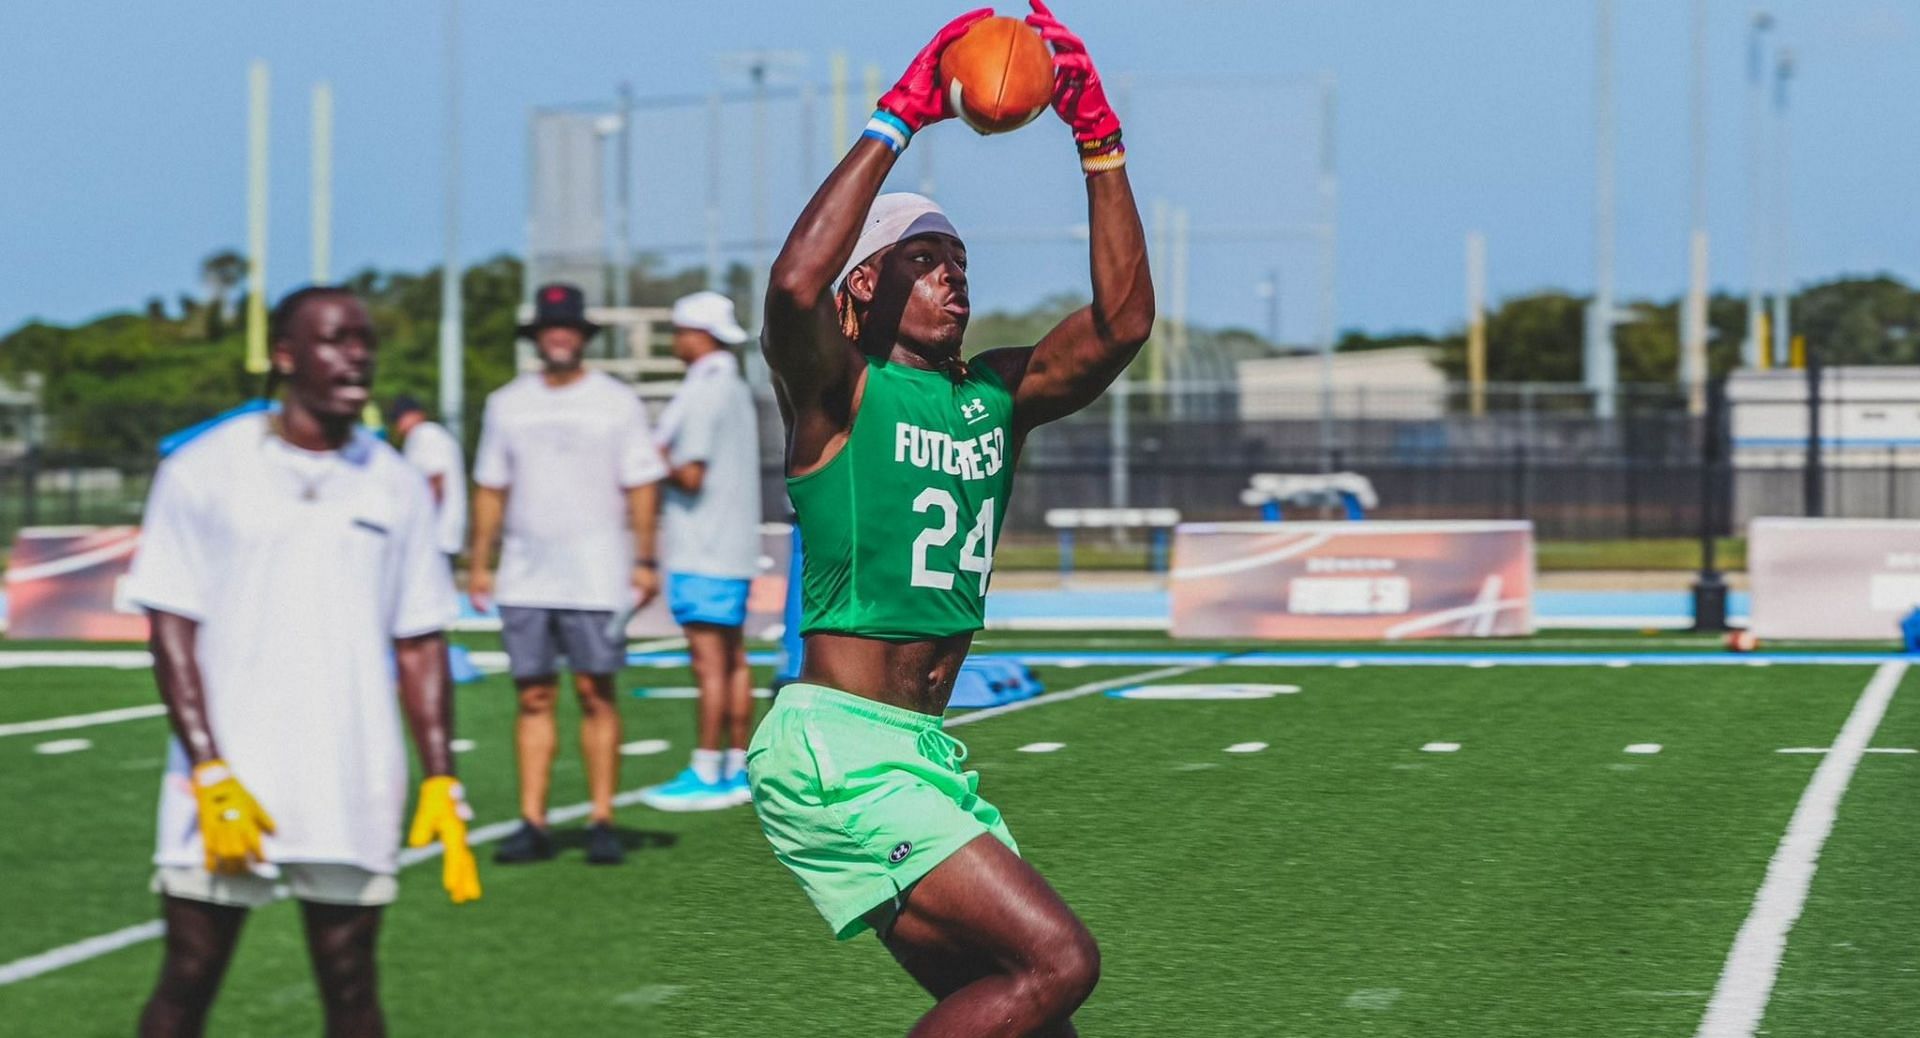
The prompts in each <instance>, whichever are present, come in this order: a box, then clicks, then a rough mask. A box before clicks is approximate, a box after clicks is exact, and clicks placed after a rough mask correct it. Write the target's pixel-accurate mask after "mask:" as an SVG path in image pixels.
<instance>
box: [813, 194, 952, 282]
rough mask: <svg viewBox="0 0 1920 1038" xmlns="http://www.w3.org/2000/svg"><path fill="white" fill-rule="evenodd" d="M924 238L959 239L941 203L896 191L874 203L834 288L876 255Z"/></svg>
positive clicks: (882, 196)
mask: <svg viewBox="0 0 1920 1038" xmlns="http://www.w3.org/2000/svg"><path fill="white" fill-rule="evenodd" d="M922 234H945V235H949V236H951V237H952V238H954V239H956V240H958V239H959V238H960V232H959V231H957V230H954V228H953V221H951V220H948V219H947V214H946V213H945V212H943V211H942V210H941V208H940V206H939V204H938V203H936V202H935V201H934V200H933V199H931V198H928V197H927V196H925V195H916V194H914V193H913V192H911V191H896V192H894V193H892V194H886V195H881V196H880V197H879V198H876V199H874V200H873V208H871V209H868V210H867V219H866V222H864V223H862V224H861V225H860V240H859V241H857V242H855V243H854V245H853V256H852V258H851V259H849V260H847V265H846V266H844V267H842V268H840V276H839V277H838V278H835V279H834V285H835V287H838V286H840V285H843V284H845V283H846V280H847V275H848V274H849V273H851V272H852V270H853V268H855V267H857V266H859V265H860V264H862V263H865V262H866V261H867V260H869V259H872V258H873V255H874V253H876V252H879V251H880V250H881V249H884V248H886V247H887V246H889V245H894V244H898V243H899V242H903V241H906V240H907V239H908V238H917V237H919V236H920V235H922Z"/></svg>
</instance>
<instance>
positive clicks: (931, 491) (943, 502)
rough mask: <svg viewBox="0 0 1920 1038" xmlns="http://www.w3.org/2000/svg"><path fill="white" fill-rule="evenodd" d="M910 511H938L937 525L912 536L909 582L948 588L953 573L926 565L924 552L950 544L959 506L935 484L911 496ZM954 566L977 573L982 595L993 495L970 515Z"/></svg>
mask: <svg viewBox="0 0 1920 1038" xmlns="http://www.w3.org/2000/svg"><path fill="white" fill-rule="evenodd" d="M913 510H914V511H916V512H920V513H922V514H925V513H927V512H938V513H940V525H938V526H933V527H929V528H927V529H925V530H922V531H920V536H918V537H915V538H914V539H913V579H912V581H911V583H912V584H913V586H914V587H927V588H934V589H936V590H940V591H951V590H953V574H952V573H948V572H946V571H944V570H938V569H934V568H933V567H931V566H929V565H927V551H928V549H931V548H944V547H946V546H947V545H949V544H952V543H953V538H954V535H955V534H957V533H959V532H960V527H959V520H960V505H959V504H958V503H957V502H955V501H954V499H953V495H952V494H949V493H947V492H946V491H944V490H942V489H940V488H939V487H928V488H927V489H925V490H922V491H920V496H919V497H916V498H914V499H913ZM958 565H959V567H960V568H961V569H963V570H966V571H967V572H969V573H978V574H980V593H981V594H982V595H984V594H986V593H987V577H988V575H989V574H991V573H992V572H993V498H987V499H986V500H985V501H983V502H981V503H980V514H979V515H978V516H975V517H974V520H973V529H971V530H969V531H967V539H966V540H964V541H961V542H960V559H959V562H958Z"/></svg>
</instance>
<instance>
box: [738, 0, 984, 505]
mask: <svg viewBox="0 0 1920 1038" xmlns="http://www.w3.org/2000/svg"><path fill="white" fill-rule="evenodd" d="M992 13H993V12H992V10H991V9H981V10H978V11H971V12H968V13H967V14H964V15H961V16H960V17H959V18H956V19H954V20H953V21H952V22H949V23H948V24H947V25H946V26H945V27H944V28H942V29H941V30H940V31H939V33H937V34H936V35H935V36H934V38H933V40H932V41H931V42H929V43H928V44H927V45H926V46H925V47H923V48H921V50H920V53H919V54H918V55H916V56H915V57H914V59H913V62H912V63H911V64H910V65H908V66H907V71H906V73H905V74H904V75H902V76H901V77H900V81H899V82H898V83H896V84H894V87H893V89H892V90H889V91H887V93H886V94H885V95H883V96H882V97H881V98H880V105H879V110H878V111H876V112H875V113H874V118H873V120H872V121H871V122H869V123H868V129H867V131H866V132H865V133H863V134H862V135H861V137H860V139H859V140H858V141H856V142H854V145H853V150H851V151H849V152H847V156H846V158H844V159H841V160H840V164H839V165H838V166H836V167H834V170H833V172H832V173H830V174H828V176H827V179H826V182H825V183H822V184H821V185H820V189H819V190H818V191H815V192H814V195H813V199H812V200H811V201H809V202H808V203H807V207H806V208H805V209H804V210H802V211H801V213H800V218H799V219H798V220H796V221H794V224H793V230H791V231H790V232H788V234H787V241H786V244H785V245H784V246H782V247H781V249H780V255H779V256H778V257H777V258H776V259H775V260H774V262H773V269H772V271H771V272H770V273H769V274H768V277H767V299H766V320H765V322H764V323H763V327H762V330H761V333H760V350H761V352H762V353H763V354H764V355H765V356H766V358H767V367H768V368H770V369H771V370H772V372H773V388H774V396H775V398H776V399H777V400H778V401H779V404H780V414H781V417H782V418H784V419H785V420H786V423H787V430H788V444H789V457H788V459H787V464H788V466H789V469H790V470H804V469H807V468H810V467H812V466H813V464H814V463H815V462H816V461H817V460H818V459H819V457H820V455H821V454H822V453H823V452H824V451H826V449H827V447H828V444H829V442H830V441H831V440H832V439H833V438H834V437H835V436H837V435H839V434H840V433H842V432H844V431H845V430H846V429H847V428H848V427H849V426H850V425H851V424H852V420H853V392H852V387H853V376H854V373H855V371H856V370H857V369H856V367H855V362H856V360H857V359H858V353H857V352H856V351H855V349H854V347H853V344H852V343H851V342H849V341H848V340H847V337H846V336H845V335H844V334H842V333H841V331H840V321H839V318H838V316H837V315H836V314H835V313H834V306H833V283H834V280H835V279H836V278H838V277H839V275H840V268H841V267H844V266H846V263H847V260H849V259H851V258H852V256H853V247H854V243H855V242H857V241H858V240H859V238H860V225H861V224H862V223H863V222H864V221H865V219H866V215H867V210H868V209H871V208H872V207H873V200H874V198H876V197H878V195H879V194H880V187H881V185H882V184H884V183H885V182H886V179H887V173H888V172H889V171H890V170H892V169H893V164H894V161H895V160H896V159H897V158H898V156H899V152H900V151H901V149H904V148H905V147H906V145H907V141H908V140H909V139H911V137H912V135H913V134H914V133H916V132H918V131H919V130H921V129H922V128H924V127H926V126H927V125H929V124H931V123H935V122H938V121H940V120H941V119H945V118H947V117H949V116H950V115H952V113H951V112H949V111H948V110H947V102H946V98H945V96H944V94H943V93H942V91H941V90H940V87H939V75H938V69H939V65H940V53H941V52H942V51H944V50H945V49H946V47H947V45H948V44H950V43H952V42H953V41H954V40H957V39H959V38H960V37H961V36H963V35H965V34H966V31H967V28H968V27H969V26H971V25H972V24H973V23H974V22H977V21H979V20H980V19H982V18H986V17H988V16H990V15H992Z"/></svg>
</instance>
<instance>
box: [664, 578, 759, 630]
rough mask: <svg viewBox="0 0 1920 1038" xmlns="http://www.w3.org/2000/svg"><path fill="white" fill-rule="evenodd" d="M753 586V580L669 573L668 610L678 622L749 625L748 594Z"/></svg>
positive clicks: (724, 625)
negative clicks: (747, 623)
mask: <svg viewBox="0 0 1920 1038" xmlns="http://www.w3.org/2000/svg"><path fill="white" fill-rule="evenodd" d="M752 586H753V581H751V580H743V579H740V578H738V577H703V576H701V575H700V574H698V573H670V574H668V575H667V608H669V609H671V610H673V619H674V621H675V622H676V623H682V624H713V625H714V626H715V627H739V626H742V625H744V624H745V623H746V622H747V591H748V589H749V588H751V587H752Z"/></svg>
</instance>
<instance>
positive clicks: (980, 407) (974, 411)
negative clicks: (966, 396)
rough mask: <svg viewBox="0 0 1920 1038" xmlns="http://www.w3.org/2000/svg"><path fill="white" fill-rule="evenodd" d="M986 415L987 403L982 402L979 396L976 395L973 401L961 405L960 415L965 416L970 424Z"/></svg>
mask: <svg viewBox="0 0 1920 1038" xmlns="http://www.w3.org/2000/svg"><path fill="white" fill-rule="evenodd" d="M986 416H987V405H986V404H985V403H984V402H982V401H981V399H980V398H979V397H974V398H973V402H972V403H966V404H961V405H960V417H962V418H965V419H966V420H967V424H968V425H972V424H973V423H975V422H977V421H979V420H980V419H982V418H985V417H986Z"/></svg>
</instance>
